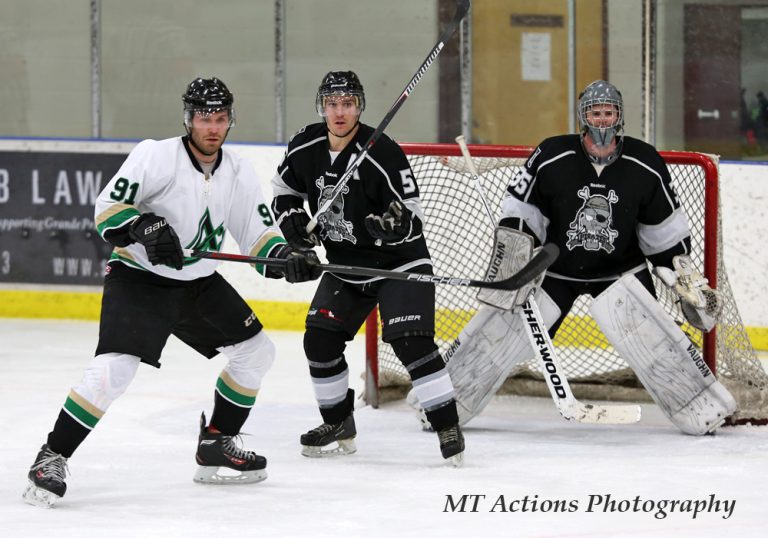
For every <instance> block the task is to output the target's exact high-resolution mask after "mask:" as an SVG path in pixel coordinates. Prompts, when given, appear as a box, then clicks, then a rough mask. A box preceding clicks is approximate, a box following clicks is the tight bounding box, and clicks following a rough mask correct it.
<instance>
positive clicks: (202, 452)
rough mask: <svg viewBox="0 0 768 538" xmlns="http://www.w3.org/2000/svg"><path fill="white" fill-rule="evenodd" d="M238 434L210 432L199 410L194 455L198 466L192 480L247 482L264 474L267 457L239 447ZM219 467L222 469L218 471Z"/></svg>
mask: <svg viewBox="0 0 768 538" xmlns="http://www.w3.org/2000/svg"><path fill="white" fill-rule="evenodd" d="M238 437H239V436H237V435H235V436H232V435H224V434H223V433H210V432H209V431H208V428H206V426H205V413H203V414H202V415H201V416H200V441H199V442H198V445H197V455H196V456H195V459H196V460H197V464H198V465H199V467H198V468H197V472H196V473H195V477H194V478H193V480H194V481H195V482H201V483H205V484H250V483H253V482H261V481H262V480H264V479H265V478H267V471H266V467H267V459H266V458H265V457H263V456H259V455H258V454H256V453H255V452H251V451H249V450H243V449H241V448H239V447H238V446H237V444H236V443H235V440H236V439H237V438H238ZM222 470H225V472H223V473H222V472H221V471H222ZM226 470H229V471H228V472H227V471H226Z"/></svg>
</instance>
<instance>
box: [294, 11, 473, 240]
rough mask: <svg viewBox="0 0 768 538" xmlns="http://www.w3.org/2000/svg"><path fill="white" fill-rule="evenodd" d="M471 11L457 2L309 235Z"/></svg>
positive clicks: (310, 225) (314, 218) (314, 219)
mask: <svg viewBox="0 0 768 538" xmlns="http://www.w3.org/2000/svg"><path fill="white" fill-rule="evenodd" d="M468 11H469V0H457V2H456V14H455V15H454V16H453V20H452V21H451V24H449V25H448V27H447V28H446V29H445V31H444V32H443V34H442V35H441V36H440V39H439V41H438V42H437V44H436V45H435V46H434V47H432V50H431V51H429V54H428V55H427V59H426V60H424V62H423V63H422V64H421V66H419V69H418V70H417V71H416V74H415V75H414V76H413V78H412V79H411V80H410V82H408V85H407V86H406V87H405V89H404V90H403V93H401V94H400V96H399V97H398V98H397V100H395V103H394V104H393V105H392V107H391V108H390V109H389V112H387V114H386V116H384V119H383V120H381V123H380V124H379V126H378V127H376V130H375V131H373V134H372V135H371V136H370V138H368V141H367V142H366V143H365V144H364V145H363V149H362V151H361V152H360V153H359V154H358V156H357V158H356V159H355V160H354V161H353V162H352V164H351V165H350V166H349V167H348V168H347V171H346V172H345V173H344V175H343V176H341V178H340V179H339V182H338V183H336V185H335V186H334V187H333V189H332V190H331V192H330V193H329V195H328V198H326V200H325V202H323V204H322V205H321V206H320V207H318V208H317V211H316V212H315V214H314V215H313V216H312V218H311V219H310V221H309V223H308V224H307V233H311V232H312V230H314V229H315V228H316V227H317V218H318V217H319V216H320V215H322V214H323V213H325V212H326V211H328V209H330V207H331V204H333V201H334V200H335V199H336V198H337V197H338V196H339V194H341V191H342V190H343V189H344V187H345V186H346V184H347V183H349V179H350V178H351V177H352V175H353V174H354V173H355V170H357V169H358V167H359V166H360V164H361V163H362V162H363V160H364V159H365V158H366V156H367V155H368V151H369V150H370V149H371V147H372V146H373V145H374V144H375V143H376V141H378V139H379V137H380V136H381V134H382V133H383V132H384V129H386V128H387V125H389V122H390V121H392V118H394V117H395V114H397V111H398V110H400V107H401V106H403V103H404V102H405V100H406V99H408V96H409V95H411V92H412V91H413V89H414V88H415V87H416V85H417V84H418V83H419V81H420V80H421V77H423V76H424V73H426V72H427V70H428V69H429V67H430V66H431V65H432V63H433V62H434V61H435V59H436V58H437V56H438V54H440V51H441V50H443V47H445V42H446V41H448V39H449V38H450V37H451V36H452V35H453V33H454V32H455V31H456V29H457V28H458V27H459V23H460V22H461V19H463V18H464V16H465V15H466V14H467V12H468Z"/></svg>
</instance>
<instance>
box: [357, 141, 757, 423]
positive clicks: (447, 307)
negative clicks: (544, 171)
mask: <svg viewBox="0 0 768 538" xmlns="http://www.w3.org/2000/svg"><path fill="white" fill-rule="evenodd" d="M402 147H403V149H404V150H405V152H406V154H407V155H408V158H409V160H410V163H411V167H412V168H413V172H414V176H415V177H416V178H417V181H418V182H419V190H420V195H421V202H422V206H423V208H424V212H425V221H426V222H425V227H424V235H425V237H426V239H427V244H428V245H429V249H430V252H431V255H432V261H433V264H434V271H435V273H436V274H450V275H457V276H462V277H468V278H474V279H482V278H483V276H484V274H485V270H486V265H487V261H488V260H489V259H490V252H491V246H492V240H493V226H492V225H491V223H490V222H489V219H488V218H487V214H486V213H485V211H484V209H483V206H482V202H481V200H480V198H479V196H478V195H477V193H476V191H475V189H474V187H473V182H472V179H471V176H470V175H469V173H468V172H467V170H466V163H465V162H464V161H463V159H462V157H461V153H460V151H459V147H458V146H457V145H453V144H402ZM531 149H532V148H525V147H512V146H481V145H477V146H470V153H471V154H472V156H473V160H474V163H475V166H476V167H477V170H478V174H480V180H481V182H482V185H483V187H484V190H485V191H486V194H487V196H488V199H489V202H490V203H491V205H492V207H491V209H492V211H494V213H495V214H498V209H499V207H500V205H501V198H502V195H503V194H504V191H505V189H506V186H507V185H508V183H509V181H510V179H511V178H512V176H513V175H514V174H515V172H516V171H517V170H518V169H519V167H520V166H521V165H522V163H523V162H524V160H525V158H527V157H528V155H529V154H530V152H531ZM662 157H664V159H665V161H666V163H667V166H668V168H669V171H670V174H671V176H672V180H673V184H674V186H675V189H676V191H677V193H678V196H679V198H680V202H681V204H682V206H683V207H684V209H685V211H686V213H687V215H688V219H689V222H690V225H691V233H692V254H691V257H692V259H693V261H694V262H695V263H696V264H697V266H698V267H699V268H700V270H702V271H703V272H704V274H705V276H706V277H707V278H708V279H709V282H710V285H711V286H712V287H715V288H717V289H719V290H720V291H721V292H722V294H723V297H724V303H725V306H724V309H723V315H722V319H721V320H720V322H719V324H718V325H717V327H716V328H715V329H714V330H713V331H711V332H710V333H706V334H704V333H702V332H701V331H699V330H697V329H695V328H694V327H692V326H690V325H689V324H688V323H686V322H685V319H684V317H683V315H682V313H681V311H680V308H679V305H678V304H677V303H676V301H675V297H674V296H673V294H671V293H670V292H669V291H668V289H667V288H666V287H665V286H664V285H663V284H661V283H660V282H659V281H656V282H655V284H656V291H657V294H658V297H659V300H660V302H661V303H662V304H663V305H664V307H665V309H666V310H667V312H669V314H670V315H672V317H673V318H674V319H675V320H676V321H677V322H678V323H679V324H680V325H681V326H682V328H683V330H684V331H685V332H686V333H687V334H688V335H689V337H690V338H691V340H692V341H693V342H694V343H695V344H696V345H697V346H699V348H700V349H701V350H702V353H703V355H704V358H705V360H706V361H707V364H709V366H710V368H712V369H713V370H714V371H715V372H716V374H717V376H718V378H719V379H720V381H721V382H722V383H723V384H724V385H726V386H727V387H728V389H729V390H730V391H731V392H732V393H733V394H734V397H735V398H736V400H737V401H738V403H739V411H738V413H737V414H736V415H735V416H734V417H733V418H732V422H733V423H744V422H751V423H753V424H757V423H766V421H768V375H766V373H765V370H763V368H762V365H761V364H760V362H759V360H758V359H757V356H756V353H755V350H754V349H753V348H752V346H751V344H750V341H749V339H748V337H747V334H746V331H745V329H744V326H743V324H742V320H741V316H740V315H739V311H738V309H737V307H736V303H735V301H734V297H733V293H732V291H731V287H730V285H729V283H728V276H727V274H726V271H725V265H724V263H723V256H722V253H723V248H722V232H721V230H722V227H721V225H720V224H721V222H720V221H721V216H720V203H719V196H718V167H717V160H716V159H715V158H713V157H711V156H707V155H703V154H699V153H683V152H662ZM654 278H655V277H654ZM475 293H476V290H473V289H472V288H464V287H454V286H437V287H436V305H435V311H436V316H435V330H436V335H435V339H436V343H437V344H438V346H439V348H440V351H441V353H444V352H445V351H446V350H447V349H448V348H449V347H450V346H451V344H452V343H453V341H454V339H455V338H456V337H457V336H458V334H459V332H460V331H461V329H462V328H463V327H464V325H465V324H466V323H467V322H468V321H469V320H470V319H471V317H472V316H473V315H474V313H475V312H476V310H477V308H478V302H477V300H476V299H475ZM590 300H591V298H590V297H580V298H579V299H578V300H577V301H576V303H575V304H574V306H573V308H572V309H571V312H570V313H569V315H568V316H567V317H566V319H565V321H564V322H563V324H562V326H561V327H560V329H559V330H558V333H557V335H556V338H555V341H554V343H555V346H556V347H557V350H558V355H559V357H560V358H561V360H562V363H563V368H564V372H565V373H566V375H567V377H568V381H569V382H570V384H571V386H572V388H573V391H574V394H575V395H576V397H577V398H586V399H594V400H631V401H648V402H650V401H651V399H650V396H649V395H648V394H647V393H646V392H645V390H644V389H643V388H642V385H641V384H640V382H639V381H638V379H637V377H636V376H635V375H634V373H633V372H632V370H631V369H630V368H629V367H628V365H627V363H626V362H625V361H624V360H623V359H622V358H621V357H620V356H619V355H618V354H617V353H616V352H615V351H614V349H613V348H612V347H611V345H610V344H609V343H608V341H607V340H606V339H605V337H604V336H603V335H602V333H601V332H600V330H599V329H598V328H597V326H596V324H595V323H594V321H593V320H592V318H591V317H590V316H589V310H588V307H589V302H590ZM378 329H379V324H378V320H377V312H376V311H375V310H374V312H373V313H372V314H371V316H370V317H369V320H368V322H367V326H366V345H367V375H366V390H365V398H366V400H367V401H368V402H369V403H372V404H373V405H378V403H379V402H384V401H387V400H392V399H396V398H402V397H404V395H405V394H406V392H407V390H408V389H409V388H410V378H409V377H408V374H407V373H406V371H405V369H404V368H403V366H402V365H401V364H400V362H399V361H398V360H397V358H396V357H395V355H394V353H393V351H392V348H391V347H390V346H389V345H388V344H386V343H384V342H382V341H381V335H380V331H379V330H378ZM500 393H507V394H519V395H534V396H535V395H538V396H549V392H548V389H547V387H546V384H545V382H544V378H543V376H542V374H541V369H540V368H539V366H538V364H537V363H536V361H534V360H532V361H529V362H526V363H523V364H522V365H520V366H518V367H516V368H515V370H513V372H512V374H511V375H510V377H509V378H508V379H507V380H506V382H505V383H504V385H503V386H502V388H501V389H500Z"/></svg>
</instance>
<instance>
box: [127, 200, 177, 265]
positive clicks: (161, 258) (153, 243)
mask: <svg viewBox="0 0 768 538" xmlns="http://www.w3.org/2000/svg"><path fill="white" fill-rule="evenodd" d="M128 235H129V236H130V238H131V239H133V240H134V241H136V242H137V243H141V244H142V245H144V249H145V250H146V251H147V258H149V261H150V263H151V264H152V265H159V264H162V265H167V266H169V267H173V268H174V269H177V270H181V268H182V267H184V252H183V251H182V250H181V243H179V236H177V235H176V232H175V231H174V230H173V228H171V225H170V224H168V221H166V220H165V218H164V217H158V216H157V215H155V214H154V213H144V214H142V215H141V216H140V217H139V218H138V219H136V220H135V221H134V222H133V224H131V226H130V228H128Z"/></svg>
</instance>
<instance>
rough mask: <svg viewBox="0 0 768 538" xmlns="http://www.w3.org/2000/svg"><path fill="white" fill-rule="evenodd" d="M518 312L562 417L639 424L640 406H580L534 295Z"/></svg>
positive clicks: (484, 199) (473, 169)
mask: <svg viewBox="0 0 768 538" xmlns="http://www.w3.org/2000/svg"><path fill="white" fill-rule="evenodd" d="M456 143H457V144H458V145H459V148H460V149H461V154H462V156H463V157H464V160H465V161H466V163H467V168H469V172H470V174H471V175H472V181H473V182H474V186H475V190H476V191H477V194H478V195H479V196H480V200H481V201H482V203H483V206H484V208H485V212H486V214H487V215H488V219H489V220H490V222H491V224H492V225H493V224H495V222H494V219H493V214H492V213H491V208H490V204H489V203H488V197H487V196H486V194H485V190H484V189H483V186H482V184H481V183H480V176H479V175H478V173H477V168H476V167H475V163H474V162H473V161H472V156H471V155H470V153H469V147H468V146H467V142H466V140H464V136H463V135H459V136H457V137H456ZM518 311H519V313H520V316H521V318H522V320H523V325H524V326H525V332H526V334H527V336H528V339H529V340H530V342H531V346H532V347H533V349H534V352H535V353H536V357H537V358H538V359H539V364H540V365H541V368H542V372H543V375H544V378H545V380H546V382H547V387H548V388H549V392H550V394H551V395H552V400H554V402H555V406H556V407H557V410H558V411H559V412H560V415H562V417H563V418H564V419H566V420H575V421H576V422H583V423H587V424H632V423H635V422H638V421H639V420H640V416H641V409H640V406H638V405H631V404H630V405H610V406H606V405H597V404H587V403H583V402H580V401H579V400H577V399H576V397H575V396H574V395H573V391H572V390H571V386H570V385H569V383H568V378H567V377H566V376H565V373H564V372H563V367H562V364H561V363H560V359H559V358H558V357H557V353H556V351H555V346H554V345H553V344H552V339H551V338H550V337H549V333H548V332H547V327H546V326H545V325H544V321H543V320H542V318H541V313H540V312H539V306H538V305H537V304H536V301H535V300H534V299H533V295H531V296H530V297H529V298H528V301H527V302H526V303H524V304H523V305H522V306H520V307H518Z"/></svg>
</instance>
